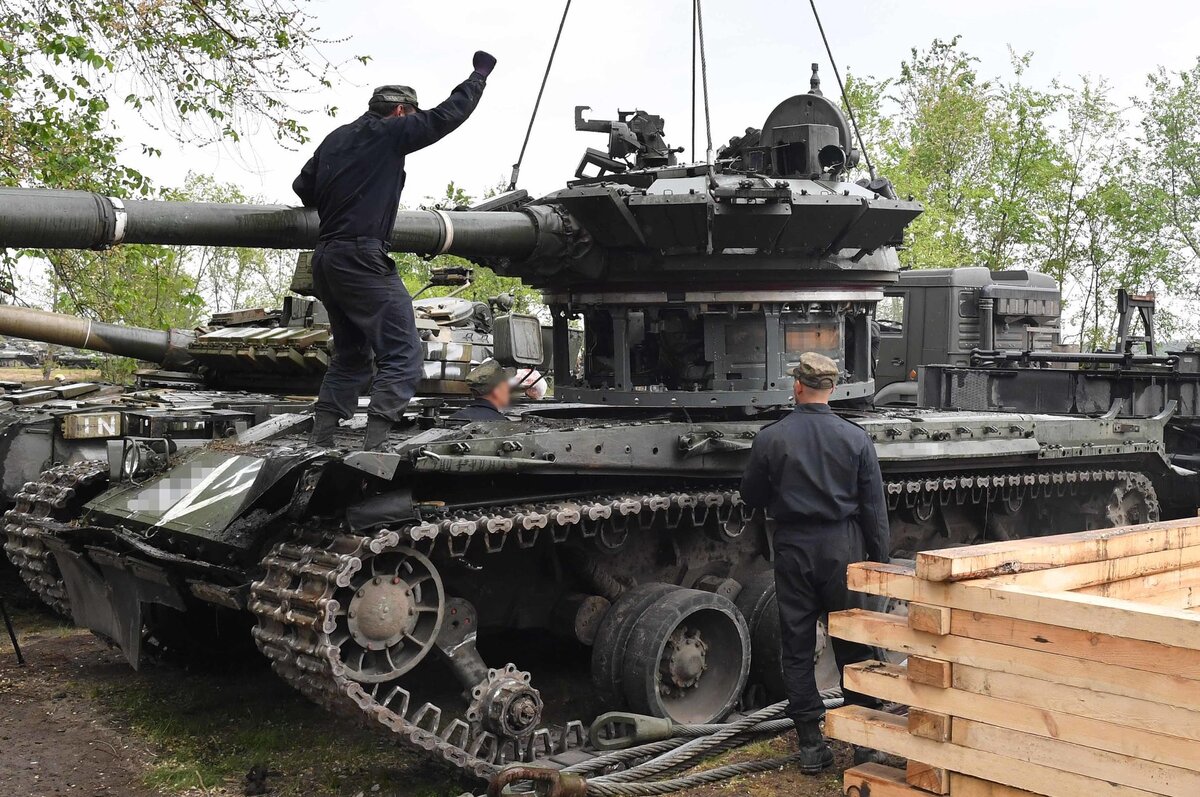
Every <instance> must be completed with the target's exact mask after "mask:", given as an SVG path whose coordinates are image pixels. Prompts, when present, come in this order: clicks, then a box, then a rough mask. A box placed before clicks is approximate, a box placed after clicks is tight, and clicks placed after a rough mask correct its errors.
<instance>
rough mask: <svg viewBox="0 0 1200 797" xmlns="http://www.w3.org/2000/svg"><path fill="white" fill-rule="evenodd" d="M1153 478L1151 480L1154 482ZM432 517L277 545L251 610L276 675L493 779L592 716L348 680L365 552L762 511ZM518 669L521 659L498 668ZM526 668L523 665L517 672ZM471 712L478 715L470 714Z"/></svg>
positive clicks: (1071, 484) (1069, 477) (951, 481)
mask: <svg viewBox="0 0 1200 797" xmlns="http://www.w3.org/2000/svg"><path fill="white" fill-rule="evenodd" d="M1143 482H1144V483H1143ZM1109 484H1112V485H1114V486H1124V487H1125V489H1129V487H1130V486H1131V485H1132V486H1134V487H1136V488H1138V489H1148V490H1149V495H1150V499H1151V500H1153V486H1152V485H1151V484H1150V482H1149V480H1148V479H1146V478H1145V477H1144V476H1142V475H1141V474H1139V473H1137V472H1133V471H1123V470H1053V471H1042V472H1025V473H1016V474H1006V475H985V476H954V477H945V478H941V479H920V480H891V481H888V482H887V483H886V488H887V495H888V497H889V503H890V504H891V508H896V507H897V506H901V505H916V504H919V503H922V502H928V501H931V500H932V501H939V502H954V501H959V502H961V501H965V500H976V501H978V500H984V499H986V500H997V499H1002V498H1037V497H1043V496H1045V497H1064V496H1068V495H1071V494H1073V493H1075V492H1076V491H1077V490H1078V489H1079V487H1081V486H1087V485H1091V486H1107V485H1109ZM423 513H424V514H425V515H427V517H425V518H423V519H422V520H421V522H418V523H412V524H408V525H405V526H402V527H400V528H398V529H396V530H385V531H381V532H379V533H377V534H375V535H374V536H371V537H366V536H353V535H346V534H339V535H336V536H333V537H329V536H324V537H322V536H321V535H319V534H316V533H309V534H308V535H301V536H300V537H299V538H298V539H296V540H293V541H287V542H282V543H279V544H278V545H276V546H275V547H274V548H273V549H272V550H271V552H270V553H269V554H268V556H267V557H266V558H265V559H264V560H263V565H264V567H265V570H266V573H265V575H264V577H263V578H262V579H261V580H260V581H257V582H255V583H254V584H253V585H252V587H251V600H250V604H249V608H250V611H251V612H252V613H253V614H254V615H255V617H256V618H257V620H258V624H257V627H256V628H255V629H254V631H253V634H254V639H255V641H256V643H257V644H258V647H259V649H260V650H261V651H262V653H263V654H264V655H265V656H266V657H267V658H268V659H270V660H271V662H272V665H273V667H274V669H275V671H276V672H277V673H278V674H279V675H280V676H282V677H283V678H284V680H286V681H288V682H289V683H290V684H291V685H292V686H293V687H295V688H296V689H298V690H299V691H300V692H301V693H303V694H305V695H306V696H307V697H309V698H310V699H312V700H314V701H315V702H317V703H319V704H321V705H323V706H325V707H326V708H328V709H330V710H332V711H334V712H336V713H341V714H358V715H359V716H360V717H362V718H365V719H366V720H367V721H368V722H372V723H379V724H381V725H383V726H384V727H385V728H387V729H388V730H389V731H391V732H392V733H394V734H396V735H397V736H398V737H399V738H400V740H401V741H403V742H404V743H406V744H408V745H409V746H411V747H414V748H416V749H418V750H422V751H425V752H426V753H427V754H428V755H430V756H431V757H433V758H435V759H439V760H442V761H444V762H446V763H448V764H450V765H451V766H453V767H456V768H458V769H460V770H463V771H464V772H467V773H470V774H473V775H475V776H477V777H489V776H490V775H491V774H492V773H494V772H495V771H496V770H497V768H498V767H499V766H502V765H503V764H505V763H508V762H512V761H526V762H531V761H538V760H541V759H546V758H550V757H554V756H557V755H561V754H562V753H564V752H567V751H573V750H577V749H579V748H582V747H583V746H584V745H585V743H586V741H587V737H586V732H585V731H584V726H583V724H582V723H581V722H578V721H572V722H569V723H567V724H566V725H565V726H561V727H544V728H539V729H538V730H537V731H535V732H534V733H532V734H531V735H529V736H526V737H523V738H521V739H501V738H498V737H496V736H495V735H494V734H491V733H488V732H486V731H481V730H480V729H479V728H478V727H477V725H476V724H475V723H472V722H470V721H469V720H468V719H466V714H464V715H463V716H462V717H459V716H455V715H454V714H453V713H452V712H451V711H448V710H446V709H443V708H441V707H439V706H436V705H434V704H432V703H423V704H421V705H420V706H416V705H415V700H414V698H413V696H412V694H411V692H409V691H408V690H406V689H404V688H403V687H400V686H398V685H396V684H395V683H394V682H393V683H391V684H383V685H373V684H363V683H359V682H357V681H354V680H352V679H351V678H350V677H348V676H347V674H346V671H345V668H344V667H343V665H342V663H341V661H340V657H339V651H338V648H337V646H336V645H334V644H333V641H332V639H331V637H330V633H331V632H332V631H333V629H334V614H335V613H336V612H337V611H338V609H339V608H340V606H339V604H338V601H337V600H336V599H335V598H334V593H335V591H336V590H337V589H338V588H339V587H345V586H348V585H349V584H350V579H351V577H352V576H353V575H354V574H355V573H356V572H357V571H358V570H360V569H361V568H362V567H363V562H364V559H366V558H369V557H370V556H372V555H377V554H380V553H382V552H384V551H387V550H390V549H394V548H396V547H398V546H400V545H412V546H414V548H417V547H419V548H424V549H425V550H427V551H429V550H431V549H432V548H433V547H434V546H435V545H437V544H439V543H444V544H445V546H446V549H447V551H448V552H449V553H450V555H452V556H462V555H464V554H465V553H466V551H467V548H468V547H469V545H470V544H471V542H472V540H474V539H475V538H476V537H477V536H478V537H482V540H483V543H484V547H485V550H486V551H488V552H492V553H494V552H497V551H500V550H501V549H502V548H503V547H504V546H505V545H506V544H507V543H508V541H509V540H513V541H515V543H516V544H517V545H518V546H520V547H522V548H529V547H532V546H534V545H536V544H537V542H538V540H539V539H540V538H541V536H542V535H543V534H549V535H550V536H551V538H552V539H553V541H554V542H555V543H561V542H565V541H566V540H567V539H568V538H570V537H571V536H573V533H574V532H578V534H579V536H581V537H582V538H584V539H593V540H595V541H598V542H599V543H600V544H602V545H612V546H619V544H620V542H621V541H622V540H623V537H624V535H625V534H628V533H630V532H636V531H638V530H640V529H645V528H649V527H650V526H651V525H652V524H655V523H663V524H665V525H666V527H667V528H674V527H677V526H679V525H680V524H681V523H686V524H689V525H690V524H695V525H697V526H700V525H704V524H705V523H707V522H709V521H710V520H712V519H715V520H716V522H717V523H719V524H721V528H722V529H723V531H724V533H726V534H728V535H729V536H730V537H731V538H735V537H737V536H738V535H740V534H741V533H742V532H743V531H744V530H745V528H746V527H747V524H749V523H750V522H751V521H753V520H754V519H755V518H756V516H757V514H758V510H755V509H752V508H750V507H747V506H746V505H745V504H743V503H742V501H741V498H740V496H739V494H738V492H737V491H736V490H733V489H721V488H713V489H708V490H700V491H697V492H688V493H684V492H678V493H666V494H644V495H624V496H607V495H606V496H593V497H588V498H578V499H574V500H567V501H558V502H548V503H537V504H533V503H530V504H511V505H499V506H480V507H473V508H465V509H464V508H460V509H426V510H424V512H423ZM506 671H508V672H513V673H515V672H516V670H515V668H514V667H513V665H511V664H510V665H508V667H506V668H504V669H503V670H499V671H497V670H492V671H490V673H489V677H493V676H494V675H495V674H496V673H501V674H502V673H504V672H506ZM516 674H517V675H524V674H523V673H516ZM467 713H469V712H467Z"/></svg>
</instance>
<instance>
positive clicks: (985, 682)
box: [954, 664, 1200, 794]
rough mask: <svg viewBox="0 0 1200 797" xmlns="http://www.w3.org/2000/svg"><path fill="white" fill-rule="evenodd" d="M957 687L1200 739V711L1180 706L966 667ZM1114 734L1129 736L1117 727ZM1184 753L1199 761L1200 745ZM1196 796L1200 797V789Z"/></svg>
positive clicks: (960, 671)
mask: <svg viewBox="0 0 1200 797" xmlns="http://www.w3.org/2000/svg"><path fill="white" fill-rule="evenodd" d="M954 688H955V689H961V690H962V691H964V692H973V693H975V694H978V695H991V696H993V697H1001V698H1003V699H1005V700H1011V701H1013V702H1014V703H1024V704H1025V705H1027V706H1039V707H1041V708H1042V709H1043V710H1044V711H1047V712H1058V713H1060V714H1064V715H1067V716H1073V717H1079V718H1091V719H1095V720H1100V721H1101V722H1105V723H1109V724H1111V725H1113V726H1124V727H1125V728H1131V729H1132V728H1141V729H1143V730H1148V731H1154V732H1156V733H1158V734H1169V735H1170V736H1171V737H1182V738H1183V739H1186V740H1197V739H1200V711H1193V710H1191V709H1187V708H1180V707H1179V706H1177V705H1170V704H1166V703H1156V702H1153V701H1150V700H1141V699H1139V698H1135V697H1128V696H1126V695H1113V694H1109V693H1108V692H1103V691H1099V690H1095V689H1087V688H1084V687H1079V686H1068V685H1066V684H1060V683H1054V682H1048V681H1044V680H1041V679H1037V678H1029V677H1027V676H1024V675H1013V674H1012V673H1009V672H1001V671H998V670H989V669H982V668H979V667H971V666H968V665H965V664H960V665H956V667H955V672H954ZM1110 732H1111V733H1123V732H1124V731H1121V730H1118V729H1116V728H1114V729H1113V730H1112V731H1110ZM1055 735H1057V734H1055ZM1063 735H1064V736H1065V735H1066V734H1063ZM1105 749H1109V748H1107V747H1106V748H1105ZM1181 749H1187V750H1189V751H1190V754H1189V757H1190V759H1191V761H1192V762H1194V763H1195V762H1200V745H1197V744H1196V743H1193V744H1191V745H1185V746H1182V747H1181ZM1130 755H1132V753H1131V754H1130ZM1137 755H1138V757H1139V758H1146V759H1151V760H1157V759H1154V754H1153V752H1152V751H1150V750H1148V749H1147V750H1144V751H1143V752H1141V753H1138V754H1137ZM1196 794H1200V788H1198V789H1197V791H1196Z"/></svg>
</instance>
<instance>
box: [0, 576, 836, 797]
mask: <svg viewBox="0 0 1200 797" xmlns="http://www.w3.org/2000/svg"><path fill="white" fill-rule="evenodd" d="M14 579H15V574H14V573H13V572H12V570H11V569H10V568H9V567H8V566H7V563H4V566H3V567H0V594H2V595H5V596H6V602H7V605H8V607H9V610H10V613H11V614H12V615H13V617H14V620H15V622H16V624H17V628H18V631H19V634H20V640H21V645H22V649H23V651H24V653H25V657H26V659H27V664H26V666H25V667H18V666H17V665H16V661H15V657H14V656H13V651H12V648H11V646H10V645H9V642H8V638H7V636H6V635H3V632H2V630H0V795H4V797H8V796H9V795H12V796H13V797H16V796H17V795H21V796H22V797H23V796H24V795H29V797H50V796H51V795H81V796H86V797H91V795H97V796H100V795H129V796H130V797H151V795H187V796H188V797H191V796H192V795H242V794H245V793H246V788H245V787H246V773H247V772H248V771H249V770H250V769H251V768H252V767H256V766H259V767H265V768H267V769H269V770H271V772H272V774H271V775H270V776H269V777H268V778H267V781H266V784H267V786H268V787H269V792H268V793H269V794H272V795H277V797H299V795H304V796H305V797H310V796H311V797H319V796H322V795H337V796H338V797H341V795H347V796H348V797H353V796H354V795H359V794H360V793H361V794H362V795H363V797H374V795H380V797H386V796H387V795H397V796H400V795H403V797H456V796H457V795H459V794H462V793H463V792H465V791H468V790H471V791H474V792H475V793H482V791H483V789H482V787H481V786H480V784H478V783H475V782H470V781H459V780H457V779H455V778H453V777H452V776H449V775H447V773H446V771H445V770H444V769H442V768H440V767H438V766H436V765H433V764H430V763H428V762H425V761H424V760H422V759H420V758H418V757H416V756H414V755H412V754H410V753H407V752H406V751H403V750H401V749H399V748H397V746H396V745H395V744H394V743H392V742H390V741H389V740H388V739H387V738H386V737H385V736H383V735H382V734H378V733H374V732H371V731H368V730H365V729H362V728H360V727H358V726H357V725H355V724H353V723H350V722H346V721H341V720H337V719H335V718H333V717H331V716H330V715H329V714H327V713H326V712H324V711H323V710H321V709H319V708H317V707H316V706H314V705H312V704H310V703H308V702H307V701H306V700H305V699H304V698H302V697H301V696H300V695H299V694H297V693H296V692H294V691H293V690H291V689H290V688H289V687H287V686H286V685H284V684H283V683H282V682H280V681H278V680H277V679H276V678H275V677H274V675H272V673H271V671H270V668H269V667H268V666H267V665H266V663H265V661H264V660H262V659H261V658H260V657H258V656H257V655H256V654H253V653H252V652H249V653H247V654H245V655H242V654H235V655H232V656H229V657H226V659H225V660H223V661H219V662H217V663H211V662H210V663H206V664H204V665H203V666H193V667H190V668H188V667H185V666H183V665H182V664H180V663H179V662H162V663H158V664H149V665H146V666H144V667H143V668H142V669H141V670H140V671H138V672H134V671H132V670H131V669H130V668H129V667H128V665H127V664H126V663H125V661H124V659H123V658H122V657H121V655H120V654H119V652H117V651H115V650H112V649H110V648H108V647H107V646H106V645H105V644H104V643H103V642H101V641H100V640H98V639H97V638H95V637H93V636H92V635H90V634H89V633H87V632H84V631H80V630H78V629H73V628H70V627H68V626H66V625H64V624H63V623H61V622H60V621H58V619H57V618H55V617H53V616H52V615H50V614H49V613H47V612H45V611H43V610H41V609H40V607H39V605H38V604H36V602H35V601H34V600H33V599H32V597H31V596H29V595H28V593H25V592H24V590H23V588H22V587H20V586H19V584H17V583H14ZM790 747H791V742H790V741H785V740H782V739H781V740H777V741H775V742H771V743H765V744H759V745H756V746H755V747H754V748H752V749H750V750H747V751H735V752H734V753H731V754H729V755H728V756H726V757H725V758H723V759H721V760H720V762H719V763H728V762H729V761H736V760H745V759H747V758H752V757H755V756H775V755H781V754H783V753H784V752H786V751H787V750H788V749H790ZM838 754H839V755H838V763H839V765H841V766H845V765H846V763H847V759H848V752H847V750H846V749H844V747H842V748H841V749H839V750H838ZM839 772H840V769H836V770H830V771H829V772H827V773H825V774H824V775H822V776H819V777H808V776H804V775H801V774H800V773H799V772H797V771H794V770H791V771H787V770H785V771H782V772H775V773H769V774H767V775H760V776H751V777H745V778H740V779H737V780H734V781H730V782H727V783H724V784H721V785H719V786H710V787H706V788H704V789H700V790H696V791H693V792H687V793H686V795H690V797H718V795H719V796H720V797H743V796H744V797H767V796H768V795H777V794H780V795H784V794H786V795H789V796H790V797H835V795H840V794H841V789H840V788H839V786H838V784H839V780H840V779H839V777H838V774H837V773H839Z"/></svg>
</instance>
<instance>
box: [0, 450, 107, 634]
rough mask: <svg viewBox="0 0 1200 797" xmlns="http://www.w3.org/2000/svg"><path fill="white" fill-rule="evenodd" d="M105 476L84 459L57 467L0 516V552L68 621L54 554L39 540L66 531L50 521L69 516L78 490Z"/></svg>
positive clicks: (98, 463)
mask: <svg viewBox="0 0 1200 797" xmlns="http://www.w3.org/2000/svg"><path fill="white" fill-rule="evenodd" d="M107 477H108V463H107V462H105V461H103V460H95V459H90V460H84V461H82V462H75V463H72V464H70V465H56V466H54V467H52V468H50V469H49V470H46V471H44V472H43V473H42V475H41V476H40V477H39V478H38V480H37V481H36V482H26V483H25V486H24V487H22V488H21V491H20V492H18V493H17V496H16V505H15V506H14V507H13V508H12V509H10V510H9V511H8V512H6V513H5V514H4V552H5V554H7V555H8V559H9V561H11V562H12V563H13V564H14V565H15V566H16V568H17V572H18V573H20V576H21V579H22V580H23V581H24V582H25V583H26V584H27V585H28V586H29V588H30V589H31V590H32V591H33V593H34V594H35V595H37V596H38V597H39V598H40V599H41V600H42V602H43V603H45V604H46V605H47V606H49V607H50V608H51V609H53V610H54V611H55V612H57V613H58V614H60V615H62V616H63V617H65V618H67V619H70V618H71V603H70V598H69V597H68V595H67V588H66V584H65V583H64V582H63V579H62V575H61V574H60V573H59V572H58V565H57V564H56V563H55V562H54V556H53V554H51V553H50V551H49V549H48V548H46V546H45V544H44V543H43V542H42V537H43V536H44V535H46V534H53V533H55V532H57V531H60V530H61V529H63V528H65V525H66V524H65V523H64V522H63V521H62V520H59V519H57V518H56V517H55V515H56V514H59V515H60V516H61V515H63V514H66V515H68V516H69V515H70V514H73V512H70V511H68V510H72V509H74V508H75V507H73V506H72V503H73V502H74V501H75V499H76V498H77V496H78V493H79V491H80V490H81V489H82V488H85V487H91V486H94V485H95V484H96V483H97V482H101V481H103V480H105V479H107Z"/></svg>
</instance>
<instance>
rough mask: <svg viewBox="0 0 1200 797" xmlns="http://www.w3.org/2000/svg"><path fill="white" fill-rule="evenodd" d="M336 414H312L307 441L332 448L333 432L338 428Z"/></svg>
mask: <svg viewBox="0 0 1200 797" xmlns="http://www.w3.org/2000/svg"><path fill="white" fill-rule="evenodd" d="M338 420H339V419H338V416H337V413H333V412H318V413H317V414H316V415H314V416H313V426H312V431H311V432H309V435H308V442H309V444H311V445H314V446H320V447H321V448H333V433H334V432H335V431H336V430H337V428H338Z"/></svg>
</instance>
